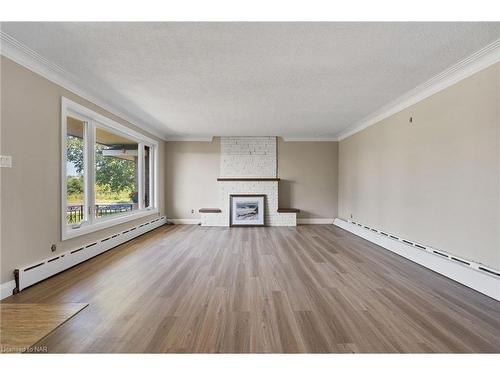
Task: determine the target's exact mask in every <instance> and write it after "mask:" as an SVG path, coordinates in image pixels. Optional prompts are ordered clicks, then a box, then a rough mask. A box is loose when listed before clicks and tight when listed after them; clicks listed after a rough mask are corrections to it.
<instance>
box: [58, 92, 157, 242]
mask: <svg viewBox="0 0 500 375" xmlns="http://www.w3.org/2000/svg"><path fill="white" fill-rule="evenodd" d="M68 116H72V117H75V118H77V119H78V120H81V121H84V122H85V124H86V125H85V128H84V137H85V139H84V141H85V146H84V150H85V152H84V160H85V163H84V164H85V170H84V177H83V180H84V220H83V222H82V224H81V225H80V226H79V227H78V228H74V227H73V228H72V225H69V224H67V223H66V212H67V207H68V204H67V183H66V180H67V176H66V173H67V171H66V162H67V158H66V152H67V151H66V138H67V117H68ZM96 127H99V128H100V129H103V130H105V131H109V132H112V133H115V134H117V135H121V136H123V137H127V138H129V139H131V140H133V141H136V142H137V143H138V173H137V175H138V178H139V182H138V186H139V191H138V204H139V208H138V209H137V210H134V211H130V212H124V213H122V214H117V215H116V216H112V217H106V218H97V217H95V206H94V205H95V190H94V189H95V163H94V160H95V155H94V152H95V129H96ZM145 146H149V148H150V171H149V173H150V181H149V186H150V205H149V207H144V203H145V195H144V185H145V171H144V165H145V159H144V147H145ZM151 191H152V194H151ZM157 203H158V142H157V141H155V140H154V139H151V138H149V137H147V136H145V135H144V134H141V133H139V132H137V131H134V130H132V129H130V128H128V127H126V126H124V125H121V124H119V123H118V122H116V121H114V120H111V119H110V118H108V117H106V116H103V115H101V114H99V113H97V112H95V111H93V110H91V109H89V108H87V107H85V106H83V105H81V104H78V103H75V102H74V101H72V100H70V99H68V98H65V97H61V238H62V240H63V241H64V240H67V239H70V238H75V237H78V236H82V235H84V234H88V233H92V232H96V231H99V230H102V229H106V228H110V227H113V226H115V225H118V224H122V223H126V222H128V221H131V220H135V219H139V218H141V217H145V216H149V215H152V214H155V213H158V212H159V210H158V204H157ZM89 208H90V209H89Z"/></svg>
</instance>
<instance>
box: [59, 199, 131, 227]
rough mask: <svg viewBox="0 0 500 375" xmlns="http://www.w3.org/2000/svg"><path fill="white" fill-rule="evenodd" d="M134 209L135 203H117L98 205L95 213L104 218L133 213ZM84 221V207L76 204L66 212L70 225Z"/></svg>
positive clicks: (70, 206)
mask: <svg viewBox="0 0 500 375" xmlns="http://www.w3.org/2000/svg"><path fill="white" fill-rule="evenodd" d="M133 208H134V204H133V203H116V204H96V205H95V212H96V217H97V218H99V217H104V216H108V215H114V214H118V213H121V212H128V211H132V209H133ZM82 220H83V205H81V204H74V205H69V206H68V209H67V210H66V222H67V223H68V224H73V223H79V222H80V221H82Z"/></svg>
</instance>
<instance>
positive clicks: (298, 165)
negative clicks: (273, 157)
mask: <svg viewBox="0 0 500 375" xmlns="http://www.w3.org/2000/svg"><path fill="white" fill-rule="evenodd" d="M337 169H338V142H284V141H283V140H282V139H281V138H279V139H278V176H279V177H280V178H281V181H280V183H279V205H280V207H294V208H299V209H300V210H301V212H300V213H299V215H298V218H304V219H310V218H320V219H333V218H335V217H336V216H337V186H338V182H337V177H338V170H337Z"/></svg>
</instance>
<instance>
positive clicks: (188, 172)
mask: <svg viewBox="0 0 500 375" xmlns="http://www.w3.org/2000/svg"><path fill="white" fill-rule="evenodd" d="M219 151H220V139H219V138H214V141H212V142H166V211H167V216H168V217H169V218H171V219H199V217H200V214H199V213H198V209H200V208H201V207H219V201H218V198H219V194H218V187H217V177H219V168H220V156H219ZM337 153H338V143H337V142H283V140H282V139H279V140H278V176H279V177H280V178H281V179H282V180H281V181H280V185H279V201H280V205H281V206H282V207H296V208H300V209H301V213H300V214H299V218H334V217H336V215H337ZM191 210H194V213H191Z"/></svg>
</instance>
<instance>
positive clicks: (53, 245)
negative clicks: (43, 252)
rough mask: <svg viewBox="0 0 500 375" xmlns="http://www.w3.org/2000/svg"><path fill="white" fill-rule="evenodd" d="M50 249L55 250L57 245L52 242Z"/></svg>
mask: <svg viewBox="0 0 500 375" xmlns="http://www.w3.org/2000/svg"><path fill="white" fill-rule="evenodd" d="M50 250H51V251H52V252H54V251H56V250H57V246H56V244H52V246H51V247H50Z"/></svg>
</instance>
